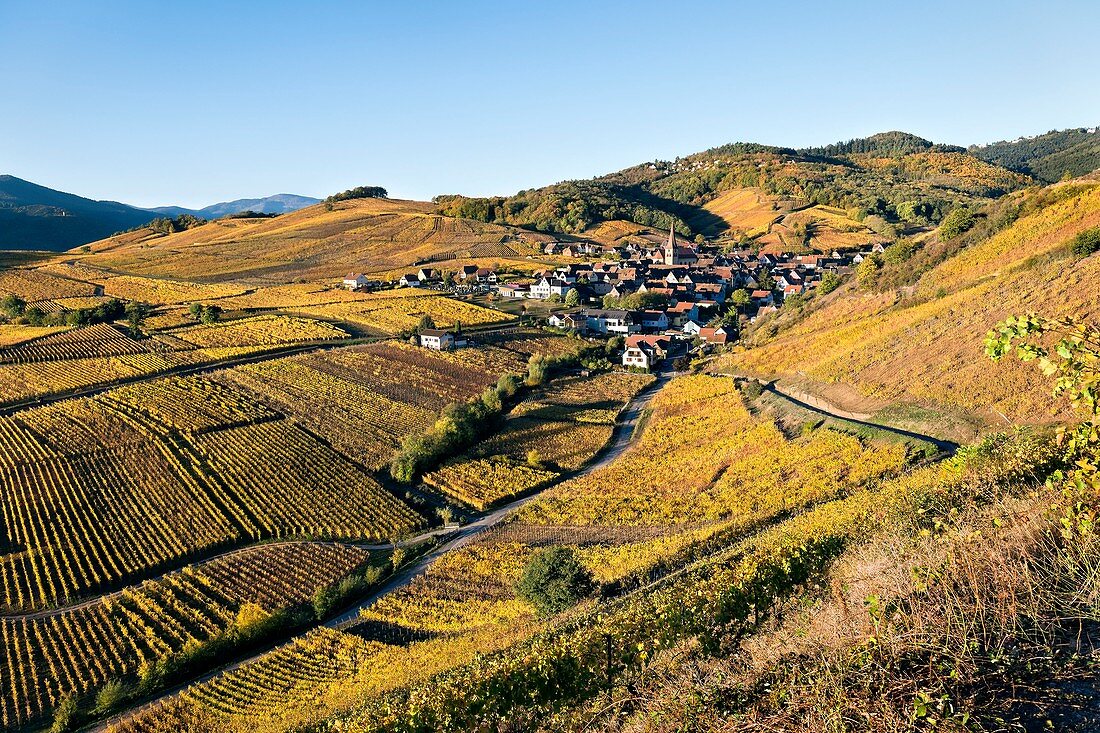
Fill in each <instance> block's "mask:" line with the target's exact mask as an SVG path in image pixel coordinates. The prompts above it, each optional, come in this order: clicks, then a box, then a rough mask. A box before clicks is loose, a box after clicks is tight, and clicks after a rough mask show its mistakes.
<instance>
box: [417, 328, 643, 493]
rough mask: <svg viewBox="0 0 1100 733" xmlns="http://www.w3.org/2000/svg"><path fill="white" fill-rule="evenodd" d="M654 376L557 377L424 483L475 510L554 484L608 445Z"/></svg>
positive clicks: (527, 342)
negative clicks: (622, 417) (632, 402)
mask: <svg viewBox="0 0 1100 733" xmlns="http://www.w3.org/2000/svg"><path fill="white" fill-rule="evenodd" d="M566 341H567V340H566ZM521 343H522V344H523V345H524V346H525V347H531V346H532V345H533V344H534V343H537V342H535V341H533V340H527V339H522V340H521ZM652 381H653V377H650V376H647V375H638V374H624V373H610V374H603V375H599V376H596V377H594V378H592V379H587V378H580V377H570V378H567V379H562V380H559V381H558V382H556V383H554V384H553V385H551V386H549V387H547V388H546V389H544V390H542V391H541V392H539V393H537V394H536V395H534V396H532V397H530V398H528V399H526V400H524V401H523V402H522V403H520V404H519V405H517V406H516V407H515V409H513V410H512V412H511V414H510V415H509V417H508V419H507V420H506V421H505V423H504V426H503V427H502V428H501V429H500V431H499V432H497V433H496V434H495V435H493V436H491V437H490V438H488V439H487V440H485V441H483V442H482V443H481V444H479V445H477V446H476V447H474V448H473V449H471V450H470V451H469V452H468V454H467V455H465V456H462V457H459V458H456V459H454V460H452V461H450V462H448V463H447V464H445V465H444V466H441V467H440V468H439V469H438V470H436V471H433V472H432V473H429V474H428V475H427V476H425V477H424V483H426V484H427V485H428V486H431V487H433V488H435V489H437V490H438V491H440V492H441V493H443V494H445V495H447V496H449V497H451V498H453V499H457V500H458V501H461V502H463V503H465V504H468V505H470V506H473V507H475V508H477V509H485V508H486V507H488V506H491V505H492V504H494V503H497V502H500V501H504V500H506V499H509V498H512V497H515V496H519V495H522V494H524V493H527V492H529V491H531V490H533V489H536V488H538V487H540V486H544V485H549V484H550V483H551V482H552V481H554V480H555V479H557V478H559V477H560V476H561V475H562V473H563V472H565V471H573V470H576V469H578V468H580V467H581V466H582V465H583V464H584V463H586V462H587V461H589V460H591V459H592V457H593V456H595V455H596V453H597V452H599V450H600V449H601V448H603V446H604V445H605V444H606V443H607V441H608V440H609V439H610V438H611V433H612V429H613V427H612V426H613V425H614V423H615V418H616V416H617V415H618V412H619V410H621V409H622V408H623V406H624V405H625V404H626V403H627V402H628V401H629V400H630V398H631V397H633V396H634V395H635V394H636V393H637V392H638V391H639V390H641V389H643V388H644V387H645V386H647V385H648V384H650V383H651V382H652Z"/></svg>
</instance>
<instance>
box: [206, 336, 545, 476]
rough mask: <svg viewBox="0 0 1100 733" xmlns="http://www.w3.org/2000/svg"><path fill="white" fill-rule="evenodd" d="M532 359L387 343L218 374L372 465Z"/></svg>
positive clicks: (379, 464) (505, 353)
mask: <svg viewBox="0 0 1100 733" xmlns="http://www.w3.org/2000/svg"><path fill="white" fill-rule="evenodd" d="M525 369H526V364H525V362H524V361H523V360H522V359H520V358H519V357H518V356H517V355H515V354H513V353H512V352H509V351H505V350H503V349H495V348H486V349H463V350H459V351H456V352H453V353H439V352H427V351H424V350H423V349H417V348H413V347H410V346H408V345H406V344H399V343H392V342H388V343H381V344H371V345H367V346H359V347H354V348H351V349H341V350H338V351H329V352H325V353H316V354H308V355H303V356H295V357H290V358H286V359H275V360H271V361H267V362H263V363H259V364H253V365H249V366H246V367H239V368H237V369H232V370H229V371H226V372H221V373H220V374H219V375H218V379H220V380H222V381H223V382H225V383H227V384H233V385H237V386H239V387H244V388H246V389H248V390H250V391H251V392H252V393H253V394H257V395H260V396H261V397H262V399H264V400H266V401H267V402H268V403H270V404H271V405H272V406H274V407H275V408H276V409H278V410H280V411H282V412H285V413H287V414H290V415H293V416H295V418H296V419H298V420H300V421H301V422H302V423H303V424H305V425H308V426H309V429H310V430H312V431H314V432H316V433H317V434H318V435H321V436H323V437H324V438H325V440H327V441H329V442H330V443H331V444H332V445H333V446H334V447H336V448H337V449H338V450H340V451H341V452H343V453H344V454H345V455H348V456H351V457H353V458H354V459H355V461H356V462H358V463H360V464H362V465H364V466H367V467H368V468H370V469H375V470H376V469H379V468H381V467H382V466H383V465H384V464H385V463H386V462H388V461H389V460H390V458H392V456H393V454H394V452H395V451H396V450H397V448H398V447H399V446H400V444H401V441H402V439H404V437H405V436H407V435H411V434H414V433H418V432H422V431H423V430H425V429H426V428H428V427H429V426H430V425H431V424H432V423H433V422H434V421H435V418H436V415H437V413H438V412H439V411H440V410H441V409H443V408H444V407H446V406H447V405H448V404H450V403H452V402H461V401H464V400H467V399H470V398H472V397H474V396H476V395H478V394H480V392H481V390H482V389H484V388H485V387H487V386H489V385H490V384H493V383H495V382H496V381H497V379H498V378H499V377H500V375H501V374H506V373H513V372H523V371H524V370H525Z"/></svg>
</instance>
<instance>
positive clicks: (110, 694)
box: [95, 680, 129, 715]
mask: <svg viewBox="0 0 1100 733" xmlns="http://www.w3.org/2000/svg"><path fill="white" fill-rule="evenodd" d="M128 695H129V690H127V688H126V685H124V684H122V682H120V681H118V680H111V681H109V682H107V683H106V684H105V685H103V687H101V688H99V692H97V693H96V696H95V713H96V715H105V714H107V713H110V712H112V711H114V710H115V709H116V708H118V707H119V706H120V705H121V704H122V703H123V702H124V701H125V700H126V698H127V696H128Z"/></svg>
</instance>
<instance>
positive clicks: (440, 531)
mask: <svg viewBox="0 0 1100 733" xmlns="http://www.w3.org/2000/svg"><path fill="white" fill-rule="evenodd" d="M674 376H676V373H674V372H663V373H661V374H659V375H658V378H657V380H656V381H654V382H653V383H652V384H650V385H649V386H647V387H646V388H645V389H643V390H641V391H640V392H639V393H638V394H636V395H635V396H634V398H633V399H632V400H631V401H630V402H629V403H628V404H627V406H626V407H624V408H623V410H622V411H621V412H620V414H619V418H618V420H617V421H616V423H615V429H614V432H613V433H612V436H611V439H610V440H609V441H608V443H607V445H606V446H604V448H603V449H602V450H601V451H600V453H599V454H598V455H597V456H596V457H595V458H594V459H593V460H592V461H590V462H589V463H588V464H587V465H586V466H584V467H583V468H581V469H580V470H578V471H576V472H573V473H572V474H569V475H566V476H563V477H561V479H560V480H559V481H565V480H567V479H574V478H578V477H581V476H585V475H587V474H590V473H593V472H595V471H597V470H599V469H601V468H604V467H606V466H607V465H609V464H611V463H613V462H614V461H615V460H617V459H618V458H619V457H620V456H622V455H623V453H625V452H626V451H627V450H628V449H629V448H630V446H631V444H632V443H633V441H634V439H635V437H636V436H637V435H638V434H639V432H640V430H639V428H640V426H641V423H642V418H643V416H644V415H645V413H646V409H647V407H648V405H649V403H650V401H651V400H652V399H653V398H654V396H655V395H656V394H657V393H658V392H659V391H660V389H661V388H662V387H664V385H665V384H667V383H668V381H669V380H671V379H672V378H673V377H674ZM775 393H776V394H777V395H778V396H780V397H781V398H783V399H786V400H789V401H790V402H791V403H792V404H796V405H798V406H800V407H810V406H808V405H805V404H804V403H802V402H800V401H798V400H797V399H795V398H793V397H791V396H789V395H786V394H784V393H782V392H779V391H775ZM810 409H812V410H813V411H815V412H818V413H820V414H822V415H826V416H831V417H837V418H841V417H842V416H840V415H834V414H832V413H830V412H828V411H826V410H824V409H822V408H820V407H810ZM845 419H846V418H845ZM864 424H866V425H868V426H871V427H875V428H879V429H882V430H886V431H889V432H894V433H897V434H899V435H905V436H909V437H917V438H921V439H924V440H928V441H930V442H934V443H937V444H939V443H942V441H938V440H936V439H934V438H931V437H929V436H924V435H919V434H916V433H909V432H908V431H900V430H898V429H897V428H892V427H890V426H886V425H879V424H875V423H864ZM943 447H945V448H947V449H948V451H950V447H953V446H950V447H949V446H943ZM557 483H558V482H555V484H552V485H551V486H546V487H544V488H542V489H540V490H539V491H536V492H533V493H531V494H528V495H527V496H523V497H521V498H518V499H516V500H514V501H511V502H508V503H507V504H503V505H501V506H499V507H497V508H495V509H493V510H491V511H489V512H487V513H485V514H484V515H482V516H481V517H479V518H477V519H476V520H474V521H472V522H470V523H469V524H465V525H462V526H461V527H458V528H454V527H440V528H435V529H432V530H427V531H425V532H421V533H419V534H417V535H414V536H411V537H407V538H406V539H404V540H401V541H400V542H398V545H399V546H400V547H405V548H408V547H414V546H416V545H419V544H421V543H423V542H426V541H428V540H431V539H435V538H440V537H445V538H446V540H445V541H444V542H442V544H440V545H439V546H438V547H436V548H435V549H433V550H431V551H430V552H428V553H426V554H424V555H423V556H422V557H421V558H419V559H418V560H417V561H416V562H415V563H413V564H411V565H409V566H408V567H406V568H403V569H402V570H401V571H399V572H397V573H395V574H394V575H392V576H390V577H389V578H387V579H386V580H385V581H384V582H383V583H382V584H381V585H380V586H379V587H378V588H377V590H375V591H374V592H373V593H371V594H370V595H369V596H367V597H366V598H364V599H362V600H360V601H358V602H357V603H356V604H355V605H354V606H352V607H350V608H348V609H347V610H345V611H343V612H342V613H340V614H339V615H337V616H335V617H334V618H331V619H329V620H328V621H325V622H324V623H322V624H318V626H323V627H326V628H330V629H343V628H346V627H349V626H353V625H354V624H355V623H356V622H357V621H358V619H359V614H360V611H361V610H362V609H364V608H366V607H369V606H370V605H372V604H374V603H376V602H377V601H378V600H379V599H381V598H383V597H384V596H387V595H389V594H391V593H393V592H395V591H397V590H399V589H401V588H403V587H405V586H407V585H408V584H409V583H411V582H412V580H413V579H414V578H416V577H417V576H419V575H421V574H423V573H424V572H425V571H426V570H427V568H428V567H429V566H430V565H431V564H432V563H433V562H435V561H436V560H438V559H439V558H440V557H442V556H443V555H446V554H448V553H450V552H454V551H455V550H458V549H460V548H462V547H464V546H465V545H467V544H468V543H470V542H471V541H472V540H473V539H474V538H475V537H477V536H478V535H479V534H481V533H483V532H485V531H486V530H488V529H490V528H492V527H495V526H497V525H498V524H500V523H501V522H502V521H504V520H505V519H507V518H508V517H509V516H511V515H512V514H513V513H514V512H516V511H517V510H518V509H520V508H521V507H522V506H524V505H525V504H527V503H528V502H530V501H532V500H534V499H535V498H537V497H538V496H539V495H541V494H542V493H543V492H544V491H546V490H547V489H549V488H552V486H553V485H556V484H557ZM355 546H356V547H358V548H360V549H366V550H376V551H383V550H389V549H392V548H393V545H391V544H381V545H368V544H364V545H355ZM249 549H254V548H244V549H238V550H233V551H230V552H227V553H223V554H222V555H219V556H217V558H221V557H227V556H231V555H234V554H237V553H241V552H248V551H249ZM217 558H212V560H213V559H217ZM285 643H287V642H279V643H276V644H273V645H270V646H268V647H266V648H264V649H261V650H259V651H258V652H256V653H255V654H253V655H251V656H249V657H246V658H244V659H240V660H238V661H235V662H233V663H231V664H228V665H226V666H223V667H220V668H218V669H215V670H212V671H210V672H208V673H206V674H204V675H202V676H200V677H196V678H194V679H192V680H190V681H188V682H186V683H184V684H181V685H177V686H176V687H173V688H171V689H168V690H166V691H164V692H163V693H162V694H161V695H159V696H157V697H156V698H154V699H152V700H149V701H147V702H145V703H142V704H141V705H139V706H137V707H134V708H131V709H130V710H128V711H126V712H125V713H123V714H121V715H116V716H114V717H112V718H110V719H108V720H106V721H103V722H101V723H99V724H97V725H95V726H93V727H91V728H88V730H92V731H106V730H107V728H108V727H109V726H110V725H111V724H113V723H116V722H118V721H121V720H126V719H128V718H130V717H132V716H136V715H138V714H140V713H142V712H145V711H148V710H151V709H153V708H156V707H158V706H159V705H162V704H163V703H165V702H166V701H168V700H169V699H171V698H173V697H174V696H176V695H177V694H179V693H180V692H181V691H182V690H185V689H187V688H189V687H191V686H192V685H196V684H199V683H202V682H205V681H207V680H209V679H212V678H214V677H217V676H218V675H221V674H225V673H226V672H230V671H232V670H235V669H238V668H240V667H243V666H245V665H247V664H250V663H252V662H254V661H256V660H257V659H259V658H260V657H262V656H264V655H266V654H268V653H269V652H271V651H272V650H273V649H275V648H278V647H280V646H282V645H283V644H285Z"/></svg>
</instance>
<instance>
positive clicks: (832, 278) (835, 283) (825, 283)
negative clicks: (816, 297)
mask: <svg viewBox="0 0 1100 733" xmlns="http://www.w3.org/2000/svg"><path fill="white" fill-rule="evenodd" d="M841 282H843V281H842V280H841V279H840V275H837V274H836V273H835V272H826V273H825V274H824V275H822V276H821V282H820V283H818V286H817V292H819V293H821V294H822V295H828V294H829V293H831V292H833V291H834V290H836V289H837V288H839V287H840V285H841Z"/></svg>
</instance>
